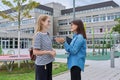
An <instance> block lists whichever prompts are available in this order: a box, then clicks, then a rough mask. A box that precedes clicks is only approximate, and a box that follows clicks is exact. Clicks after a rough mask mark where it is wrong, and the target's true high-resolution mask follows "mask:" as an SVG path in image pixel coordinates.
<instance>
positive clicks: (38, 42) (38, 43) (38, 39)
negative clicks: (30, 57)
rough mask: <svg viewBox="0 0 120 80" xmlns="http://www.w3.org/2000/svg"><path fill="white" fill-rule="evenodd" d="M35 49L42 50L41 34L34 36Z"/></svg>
mask: <svg viewBox="0 0 120 80" xmlns="http://www.w3.org/2000/svg"><path fill="white" fill-rule="evenodd" d="M33 48H34V49H41V35H40V34H39V33H38V34H36V35H35V36H34V42H33Z"/></svg>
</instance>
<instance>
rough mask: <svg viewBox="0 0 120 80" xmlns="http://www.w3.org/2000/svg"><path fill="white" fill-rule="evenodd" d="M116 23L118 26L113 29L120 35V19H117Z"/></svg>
mask: <svg viewBox="0 0 120 80" xmlns="http://www.w3.org/2000/svg"><path fill="white" fill-rule="evenodd" d="M115 21H117V22H118V24H116V25H115V27H113V31H114V32H118V33H119V34H120V18H118V19H115Z"/></svg>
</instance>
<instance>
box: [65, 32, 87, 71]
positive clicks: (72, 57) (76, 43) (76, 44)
mask: <svg viewBox="0 0 120 80" xmlns="http://www.w3.org/2000/svg"><path fill="white" fill-rule="evenodd" d="M64 48H65V50H66V51H67V52H68V55H69V56H68V62H67V64H68V68H69V69H71V68H72V67H73V66H78V67H80V69H81V70H82V71H84V65H85V58H86V39H84V38H83V36H82V35H81V34H74V36H73V39H72V41H71V43H70V45H69V44H68V43H67V42H65V43H64Z"/></svg>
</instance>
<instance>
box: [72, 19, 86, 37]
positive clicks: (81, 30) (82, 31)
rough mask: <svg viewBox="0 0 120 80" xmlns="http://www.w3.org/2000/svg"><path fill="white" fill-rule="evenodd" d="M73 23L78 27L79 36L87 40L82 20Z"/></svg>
mask: <svg viewBox="0 0 120 80" xmlns="http://www.w3.org/2000/svg"><path fill="white" fill-rule="evenodd" d="M71 23H73V24H75V25H77V26H78V27H77V34H82V35H83V37H84V38H85V39H87V36H86V33H85V28H84V24H83V22H82V20H74V21H72V22H71Z"/></svg>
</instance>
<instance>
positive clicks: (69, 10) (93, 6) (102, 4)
mask: <svg viewBox="0 0 120 80" xmlns="http://www.w3.org/2000/svg"><path fill="white" fill-rule="evenodd" d="M108 6H112V7H119V5H118V4H117V3H115V2H114V1H107V2H102V3H96V4H91V5H86V6H80V7H76V8H75V11H76V12H77V11H84V10H90V9H95V8H102V7H108ZM71 12H73V8H70V9H64V10H62V11H61V14H62V15H64V14H67V13H71Z"/></svg>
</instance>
